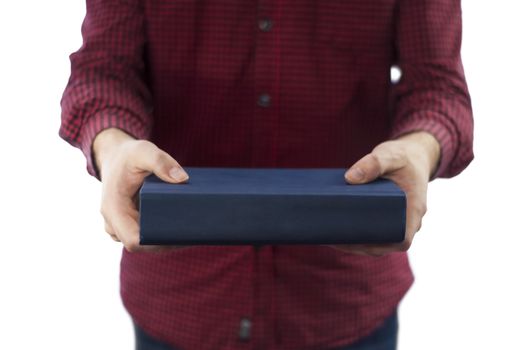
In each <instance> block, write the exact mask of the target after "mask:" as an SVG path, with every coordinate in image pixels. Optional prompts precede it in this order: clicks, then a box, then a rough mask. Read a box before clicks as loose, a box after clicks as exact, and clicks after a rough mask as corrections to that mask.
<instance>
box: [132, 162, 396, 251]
mask: <svg viewBox="0 0 527 350" xmlns="http://www.w3.org/2000/svg"><path fill="white" fill-rule="evenodd" d="M185 170H186V171H187V173H188V174H189V177H190V179H189V181H188V183H185V184H168V183H165V182H163V181H162V180H160V179H158V178H157V177H155V176H153V175H152V176H149V177H148V178H146V180H145V182H144V184H143V186H142V188H141V190H140V234H141V239H140V241H141V244H145V245H147V244H162V245H232V244H240V245H241V244H248V245H262V244H351V243H394V242H400V241H402V240H403V239H404V234H405V226H406V196H405V194H404V192H403V191H402V190H401V189H400V188H399V187H397V185H395V183H393V182H391V181H389V180H377V181H375V182H372V183H369V184H365V185H350V184H347V183H346V181H345V180H344V172H345V169H270V168H252V169H249V168H185Z"/></svg>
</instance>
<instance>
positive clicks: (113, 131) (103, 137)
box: [92, 128, 135, 173]
mask: <svg viewBox="0 0 527 350" xmlns="http://www.w3.org/2000/svg"><path fill="white" fill-rule="evenodd" d="M131 140H135V139H134V138H133V137H132V136H130V135H129V134H127V133H126V132H124V131H122V130H121V129H117V128H108V129H104V130H102V131H101V132H99V133H98V134H97V136H95V139H94V140H93V144H92V151H93V158H94V160H95V165H96V166H97V169H98V170H99V173H101V171H102V167H103V164H104V162H105V161H106V159H108V158H109V156H110V154H111V153H112V152H113V151H114V150H115V149H116V148H117V147H118V146H120V145H122V144H123V143H125V142H128V141H131Z"/></svg>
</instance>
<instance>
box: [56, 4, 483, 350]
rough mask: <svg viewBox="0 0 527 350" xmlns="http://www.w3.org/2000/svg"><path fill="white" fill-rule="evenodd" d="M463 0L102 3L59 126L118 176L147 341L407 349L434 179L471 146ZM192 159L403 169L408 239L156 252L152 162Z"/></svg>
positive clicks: (111, 212)
mask: <svg viewBox="0 0 527 350" xmlns="http://www.w3.org/2000/svg"><path fill="white" fill-rule="evenodd" d="M459 2H460V0H430V1H422V0H374V1H362V0H347V1H322V0H320V1H317V0H297V1H281V0H274V1H273V0H261V1H247V0H222V1H219V0H201V1H197V0H178V1H159V0H158V1H153V0H145V1H139V0H87V14H86V19H85V21H84V24H83V37H84V44H83V46H82V47H81V49H80V50H79V51H78V52H76V53H75V54H73V55H72V56H71V61H72V72H71V78H70V81H69V83H68V86H67V88H66V91H65V93H64V97H63V101H62V107H63V114H62V126H61V130H60V135H61V136H62V137H63V138H64V139H66V140H67V141H69V142H70V143H72V144H73V145H75V146H77V147H80V148H81V149H82V150H83V152H84V154H85V155H86V157H87V161H88V171H89V172H90V173H91V174H92V175H95V176H97V177H99V178H100V179H101V180H102V187H103V194H102V205H101V212H102V214H103V216H104V218H105V222H106V231H107V232H108V233H109V234H110V236H111V237H112V238H113V239H114V240H116V241H120V242H122V243H123V245H124V247H125V248H126V249H125V250H123V257H122V266H121V292H122V297H123V301H124V305H125V307H126V308H127V310H128V311H129V312H130V314H131V316H132V319H133V321H134V323H135V325H136V327H137V335H138V348H140V349H149V348H152V349H154V348H156V349H157V348H159V349H394V348H395V340H396V329H397V324H396V308H397V305H398V303H399V301H400V300H401V298H402V297H403V296H404V294H405V293H406V291H407V290H408V288H409V287H410V285H411V283H412V280H413V277H412V274H411V271H410V268H409V266H408V261H407V255H406V253H405V251H406V250H407V249H408V248H409V247H410V244H411V242H412V239H413V237H414V234H415V233H416V232H417V231H418V230H419V228H420V225H421V219H422V217H423V215H424V213H425V210H426V191H427V183H428V181H429V180H430V179H431V178H433V177H450V176H454V175H456V174H457V173H459V172H460V171H462V170H463V169H464V168H465V167H466V166H467V165H468V164H469V162H470V161H471V159H472V157H473V155H472V128H473V122H472V114H471V107H470V98H469V95H468V91H467V87H466V83H465V78H464V74H463V69H462V65H461V59H460V45H461V9H460V3H459ZM393 65H397V66H399V67H400V70H401V72H402V77H401V79H400V81H399V82H398V83H396V84H394V83H391V82H390V75H389V73H390V69H391V67H392V66H393ZM182 165H183V166H211V167H214V166H221V167H295V168H312V167H332V168H335V167H342V168H343V169H345V168H349V169H348V171H346V172H345V173H344V171H343V181H344V180H345V181H348V182H349V183H352V184H359V183H365V182H369V181H372V180H374V179H375V178H377V177H381V176H382V177H386V178H390V179H392V180H394V181H395V182H397V183H398V184H399V185H400V186H401V187H402V188H403V189H404V190H405V192H406V194H407V198H408V207H407V213H408V214H407V230H406V240H405V241H404V242H403V243H401V244H395V245H377V246H366V245H364V246H360V245H357V246H336V247H323V246H264V247H261V248H253V247H247V246H239V247H189V248H184V249H171V250H163V251H155V252H153V251H151V250H155V249H153V248H148V247H143V246H140V245H139V244H138V241H139V238H138V235H139V234H138V231H139V229H138V224H137V219H138V212H137V208H136V206H135V199H134V198H135V195H136V193H137V190H138V188H139V187H140V185H141V183H142V181H143V179H144V177H145V176H147V175H148V174H150V173H155V174H156V175H157V176H159V177H160V178H162V179H163V180H165V181H168V182H172V183H180V182H185V181H186V180H187V179H188V175H187V174H186V173H185V171H184V168H183V167H182ZM183 215H184V214H183ZM148 344H150V345H148ZM149 346H150V347H149Z"/></svg>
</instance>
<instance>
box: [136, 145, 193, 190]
mask: <svg viewBox="0 0 527 350" xmlns="http://www.w3.org/2000/svg"><path fill="white" fill-rule="evenodd" d="M151 146H152V147H149V148H150V149H149V150H148V151H147V152H145V154H144V155H145V156H146V157H145V158H143V160H144V162H142V163H143V164H142V166H141V167H142V168H143V169H145V170H147V171H150V172H152V173H154V174H155V175H156V176H157V177H158V178H160V179H161V180H163V181H165V182H170V183H181V182H186V181H187V180H188V179H189V176H188V174H187V172H186V171H185V170H184V169H183V168H182V167H181V165H179V163H178V162H177V161H176V160H175V159H174V158H172V156H171V155H170V154H168V153H167V152H165V151H163V150H161V149H159V148H158V147H157V146H155V145H153V144H152V145H151Z"/></svg>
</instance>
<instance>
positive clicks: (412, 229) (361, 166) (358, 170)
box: [333, 132, 440, 256]
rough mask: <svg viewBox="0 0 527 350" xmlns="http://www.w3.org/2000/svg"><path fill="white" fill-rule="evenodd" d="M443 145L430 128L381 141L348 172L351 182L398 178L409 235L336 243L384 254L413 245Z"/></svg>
mask: <svg viewBox="0 0 527 350" xmlns="http://www.w3.org/2000/svg"><path fill="white" fill-rule="evenodd" d="M439 157H440V146H439V143H438V142H437V140H436V139H435V138H434V137H433V136H432V135H431V134H429V133H427V132H415V133H411V134H407V135H404V136H402V137H400V138H399V139H397V140H393V141H387V142H384V143H381V144H380V145H378V146H377V147H375V149H374V150H373V151H372V152H371V153H370V154H368V155H366V156H365V157H363V158H362V159H360V160H359V161H358V162H357V163H355V164H354V165H353V166H352V167H351V168H350V169H349V170H348V171H347V172H346V174H345V175H344V177H345V179H346V181H347V182H349V183H351V184H363V183H367V182H370V181H373V180H375V179H376V178H378V177H383V178H387V179H390V180H392V181H394V182H395V183H396V184H397V185H399V187H401V188H402V189H403V191H404V192H405V193H406V199H407V206H406V238H405V240H404V241H403V242H401V243H397V244H384V245H370V244H361V245H336V246H333V247H335V248H337V249H340V250H344V251H346V252H351V253H356V254H361V255H374V256H381V255H384V254H387V253H391V252H396V251H406V250H408V249H409V248H410V245H411V244H412V240H413V238H414V235H415V233H416V232H417V231H419V229H420V228H421V221H422V218H423V216H424V215H425V213H426V192H427V188H428V181H429V180H430V177H431V175H432V174H433V173H434V171H435V168H436V166H437V164H438V162H439Z"/></svg>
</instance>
